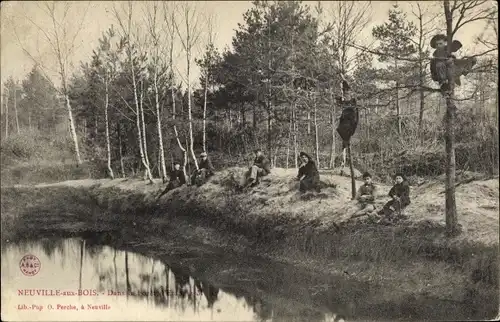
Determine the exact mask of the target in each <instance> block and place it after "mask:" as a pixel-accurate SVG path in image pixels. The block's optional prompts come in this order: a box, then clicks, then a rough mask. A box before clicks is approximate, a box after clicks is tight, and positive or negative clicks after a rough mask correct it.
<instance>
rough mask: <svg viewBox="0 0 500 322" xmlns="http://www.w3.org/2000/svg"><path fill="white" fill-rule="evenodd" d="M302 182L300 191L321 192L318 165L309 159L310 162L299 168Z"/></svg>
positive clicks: (299, 177) (298, 176)
mask: <svg viewBox="0 0 500 322" xmlns="http://www.w3.org/2000/svg"><path fill="white" fill-rule="evenodd" d="M297 178H298V179H301V180H300V185H299V190H300V191H307V190H316V191H318V192H319V191H320V180H319V172H318V168H316V164H315V163H314V161H312V160H311V159H310V158H309V161H308V162H307V163H306V164H304V165H302V166H301V167H300V168H299V174H298V175H297Z"/></svg>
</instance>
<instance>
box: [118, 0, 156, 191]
mask: <svg viewBox="0 0 500 322" xmlns="http://www.w3.org/2000/svg"><path fill="white" fill-rule="evenodd" d="M113 9H114V14H115V18H116V19H117V21H118V24H119V25H120V28H121V33H122V37H123V38H122V39H123V41H122V45H123V46H124V47H125V52H126V55H127V59H128V64H129V68H130V73H131V76H132V87H133V92H134V103H135V116H136V126H137V138H138V140H139V153H140V156H141V162H142V165H143V166H144V169H145V170H144V178H145V179H147V180H149V181H150V182H153V176H152V174H151V169H150V167H149V160H148V156H147V153H146V152H147V150H146V149H145V145H144V143H145V139H144V138H143V133H145V130H144V122H143V116H144V113H143V110H142V105H141V101H140V97H139V88H138V87H139V86H140V81H141V80H140V79H139V77H138V75H137V72H138V71H137V70H136V68H137V66H136V65H137V63H140V57H136V55H137V54H139V50H138V47H139V46H138V44H137V42H135V41H134V40H136V39H133V36H134V35H133V34H132V25H133V23H132V14H133V5H132V2H131V1H128V2H127V9H126V14H127V16H126V21H124V19H123V18H122V17H121V14H120V13H119V12H118V10H117V8H116V7H113ZM141 93H142V92H141Z"/></svg>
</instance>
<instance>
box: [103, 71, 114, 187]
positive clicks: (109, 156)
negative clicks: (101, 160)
mask: <svg viewBox="0 0 500 322" xmlns="http://www.w3.org/2000/svg"><path fill="white" fill-rule="evenodd" d="M104 86H105V99H104V121H105V122H106V151H107V156H108V173H109V176H110V177H111V179H114V178H115V175H114V174H113V168H112V167H111V143H110V139H109V120H108V107H109V92H108V77H107V76H106V79H105V81H104Z"/></svg>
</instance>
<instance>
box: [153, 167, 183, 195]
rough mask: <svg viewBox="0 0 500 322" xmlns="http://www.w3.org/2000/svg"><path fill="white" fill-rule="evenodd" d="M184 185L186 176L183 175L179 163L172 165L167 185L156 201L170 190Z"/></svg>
mask: <svg viewBox="0 0 500 322" xmlns="http://www.w3.org/2000/svg"><path fill="white" fill-rule="evenodd" d="M184 184H186V176H185V175H184V171H182V169H181V164H180V163H179V162H175V163H174V169H173V170H172V172H170V180H169V182H168V184H167V187H166V188H165V190H163V192H162V193H161V194H160V195H159V196H158V198H157V199H160V198H161V197H162V196H163V195H164V194H166V193H167V192H169V191H170V190H172V189H175V188H178V187H180V186H182V185H184Z"/></svg>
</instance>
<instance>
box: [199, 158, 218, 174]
mask: <svg viewBox="0 0 500 322" xmlns="http://www.w3.org/2000/svg"><path fill="white" fill-rule="evenodd" d="M199 167H200V169H206V170H207V172H208V175H212V174H214V172H215V169H214V166H213V165H212V161H210V159H209V158H206V159H205V160H203V159H201V161H200V164H199Z"/></svg>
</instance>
